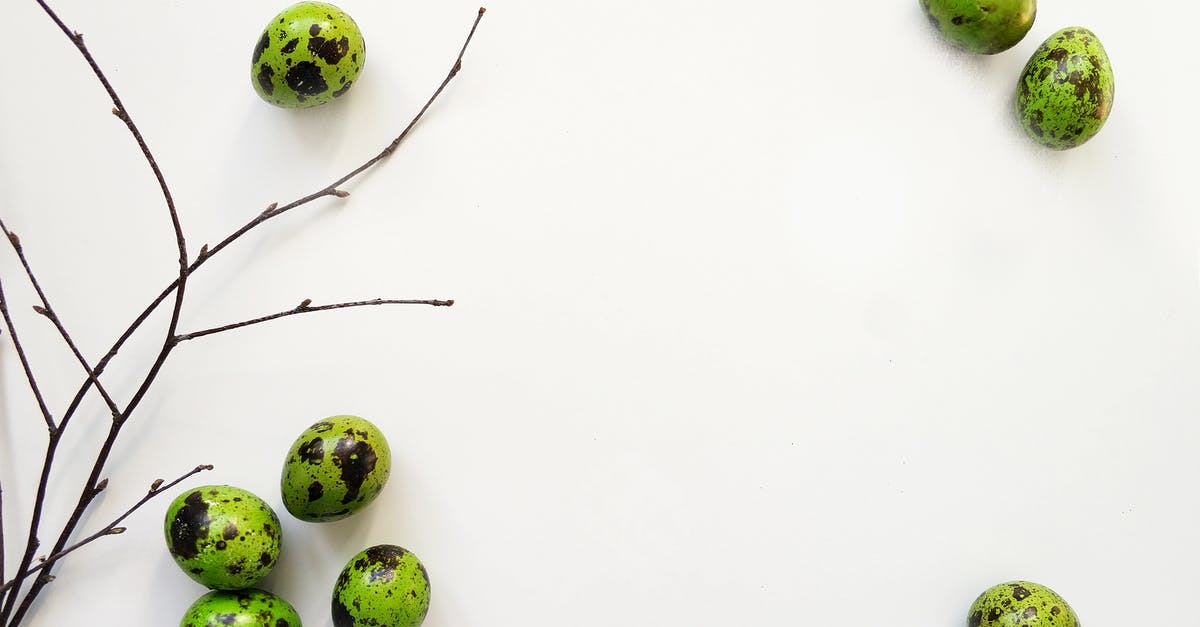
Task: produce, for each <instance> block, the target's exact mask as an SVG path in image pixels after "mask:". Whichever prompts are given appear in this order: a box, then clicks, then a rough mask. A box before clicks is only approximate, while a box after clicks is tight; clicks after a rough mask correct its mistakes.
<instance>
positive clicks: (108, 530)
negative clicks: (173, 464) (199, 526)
mask: <svg viewBox="0 0 1200 627" xmlns="http://www.w3.org/2000/svg"><path fill="white" fill-rule="evenodd" d="M212 469H213V467H212V464H202V465H200V466H196V467H195V468H193V469H191V470H189V471H188V472H186V473H184V474H183V475H182V476H181V477H179V478H178V479H175V480H174V481H172V482H170V483H167V484H164V483H163V480H162V479H156V480H155V481H154V483H153V484H151V486H150V491H149V492H147V493H146V495H145V496H143V497H142V498H141V500H139V501H138V502H136V503H134V504H133V506H132V507H130V508H129V509H127V510H125V513H123V514H121V515H120V516H117V517H116V518H115V519H114V520H113V521H112V522H110V523H108V524H107V525H105V526H104V527H103V528H102V529H100V530H99V531H97V532H96V533H93V534H92V535H90V536H88V537H86V538H84V539H82V540H80V541H79V542H76V543H75V544H72V545H71V546H69V547H67V548H65V549H63V550H61V551H58V552H57V553H54V554H52V555H49V556H47V557H44V558H42V559H41V561H40V562H38V564H37V565H35V566H30V567H29V569H28V570H26V571H25V572H24V573H21V577H22V578H24V577H28V576H30V575H32V574H33V573H36V572H37V571H39V570H42V569H43V568H47V567H49V566H51V565H53V564H54V563H55V562H57V561H58V560H60V559H62V558H63V557H66V556H67V554H69V553H72V552H74V551H76V550H78V549H80V548H83V547H84V546H86V545H88V544H91V543H92V542H95V541H96V540H99V539H100V538H103V537H105V536H114V535H120V534H122V533H124V532H125V527H118V526H117V525H119V524H121V522H122V521H124V520H125V519H126V518H129V516H130V515H131V514H133V513H134V512H136V511H137V510H138V509H139V508H141V507H142V506H143V505H145V504H146V503H147V502H149V501H150V499H152V498H154V497H156V496H158V495H159V494H162V493H163V492H166V491H167V490H170V489H171V488H173V487H175V486H176V485H179V484H180V483H182V482H183V481H184V480H185V479H187V478H188V477H191V476H192V475H195V474H198V473H201V472H203V471H205V470H212ZM16 580H17V578H16V577H14V578H13V579H12V581H8V582H5V584H4V585H3V586H0V594H3V593H5V592H7V591H8V590H9V589H10V588H12V587H13V585H14V584H15V582H16ZM0 581H2V579H0Z"/></svg>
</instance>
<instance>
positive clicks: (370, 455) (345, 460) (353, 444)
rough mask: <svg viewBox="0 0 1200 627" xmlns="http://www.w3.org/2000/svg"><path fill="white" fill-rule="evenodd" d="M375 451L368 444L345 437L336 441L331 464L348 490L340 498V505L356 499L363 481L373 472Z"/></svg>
mask: <svg viewBox="0 0 1200 627" xmlns="http://www.w3.org/2000/svg"><path fill="white" fill-rule="evenodd" d="M375 461H376V455H375V449H374V448H372V447H371V445H370V444H367V443H366V442H363V441H361V440H358V439H356V438H354V437H353V436H347V437H344V438H341V439H339V440H338V443H337V447H336V448H334V450H333V463H334V464H335V465H336V466H337V467H338V470H339V471H341V476H342V482H343V483H345V484H346V487H347V488H348V489H347V491H346V495H345V496H343V497H342V503H343V504H345V503H350V502H353V501H354V499H356V498H358V491H359V489H360V488H362V484H363V481H365V480H366V478H367V475H368V474H370V472H371V471H372V470H375Z"/></svg>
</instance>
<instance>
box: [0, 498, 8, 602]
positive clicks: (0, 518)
mask: <svg viewBox="0 0 1200 627" xmlns="http://www.w3.org/2000/svg"><path fill="white" fill-rule="evenodd" d="M4 577H5V575H4V486H3V485H0V581H4ZM6 593H7V591H6V590H0V605H3V604H4V595H5V594H6Z"/></svg>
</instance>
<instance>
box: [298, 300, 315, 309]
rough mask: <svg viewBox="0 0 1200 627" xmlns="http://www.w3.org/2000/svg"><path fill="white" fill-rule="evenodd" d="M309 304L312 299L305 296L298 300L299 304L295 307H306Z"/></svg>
mask: <svg viewBox="0 0 1200 627" xmlns="http://www.w3.org/2000/svg"><path fill="white" fill-rule="evenodd" d="M311 304H312V299H311V298H305V299H304V300H302V301H300V306H299V307H296V309H308V306H309V305H311Z"/></svg>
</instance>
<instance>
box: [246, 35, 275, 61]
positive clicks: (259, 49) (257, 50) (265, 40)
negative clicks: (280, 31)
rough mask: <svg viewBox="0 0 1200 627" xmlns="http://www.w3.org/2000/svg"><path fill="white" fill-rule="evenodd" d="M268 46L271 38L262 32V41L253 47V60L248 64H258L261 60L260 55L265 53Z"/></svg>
mask: <svg viewBox="0 0 1200 627" xmlns="http://www.w3.org/2000/svg"><path fill="white" fill-rule="evenodd" d="M270 46H271V38H270V36H268V35H267V32H266V31H263V34H262V39H260V40H258V45H257V46H255V47H254V59H253V60H252V61H250V62H251V63H258V60H259V59H261V58H262V54H263V53H264V52H266V51H267V48H268V47H270Z"/></svg>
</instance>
